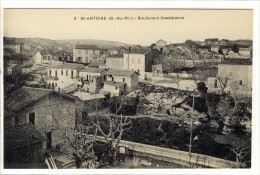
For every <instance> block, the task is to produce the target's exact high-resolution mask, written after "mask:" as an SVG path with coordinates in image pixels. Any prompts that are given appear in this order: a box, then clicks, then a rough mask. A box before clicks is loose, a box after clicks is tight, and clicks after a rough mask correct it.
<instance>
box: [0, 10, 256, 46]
mask: <svg viewBox="0 0 260 175" xmlns="http://www.w3.org/2000/svg"><path fill="white" fill-rule="evenodd" d="M75 17H76V20H75ZM81 17H85V18H87V17H106V20H87V19H85V20H81ZM110 17H113V18H116V17H129V18H133V20H109V19H110ZM138 17H159V20H157V19H156V20H138ZM161 17H173V19H168V20H167V19H161ZM176 17H177V18H178V17H180V18H181V19H180V18H179V19H176ZM134 18H136V19H134ZM3 20H4V21H3V24H4V26H3V27H4V36H5V37H20V38H27V37H29V38H34V37H41V38H48V39H55V40H56V39H101V40H110V41H118V42H123V43H128V44H140V45H150V44H151V43H154V42H156V41H157V40H159V39H163V40H165V41H166V42H167V43H177V42H185V40H187V39H191V40H195V41H197V40H199V41H204V39H206V38H219V39H230V40H236V39H252V38H253V11H252V10H180V9H179V10H176V9H175V10H169V9H167V10H166V9H165V10H162V9H159V10H158V9H157V10H155V9H153V10H129V9H128V10H127V9H119V10H115V9H106V10H104V9H103V10H98V9H95V10H93V9H92V10H90V9H4V16H3Z"/></svg>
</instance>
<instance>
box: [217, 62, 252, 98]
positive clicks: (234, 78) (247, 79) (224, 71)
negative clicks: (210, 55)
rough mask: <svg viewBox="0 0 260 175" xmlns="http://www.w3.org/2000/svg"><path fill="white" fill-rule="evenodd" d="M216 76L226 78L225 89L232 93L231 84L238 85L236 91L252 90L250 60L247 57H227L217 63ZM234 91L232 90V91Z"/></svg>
mask: <svg viewBox="0 0 260 175" xmlns="http://www.w3.org/2000/svg"><path fill="white" fill-rule="evenodd" d="M218 77H220V78H221V79H222V80H223V81H225V80H226V79H227V88H226V89H225V91H229V92H231V93H232V88H231V86H233V88H234V87H238V89H237V92H239V93H242V92H251V91H252V61H251V60H248V59H229V60H225V61H223V62H221V63H219V64H218ZM233 93H234V92H233Z"/></svg>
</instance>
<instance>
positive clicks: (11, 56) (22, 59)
mask: <svg viewBox="0 0 260 175" xmlns="http://www.w3.org/2000/svg"><path fill="white" fill-rule="evenodd" d="M3 57H4V64H19V65H23V64H26V63H28V62H29V58H28V57H26V56H25V55H22V54H17V53H16V52H15V50H14V49H12V48H4V56H3Z"/></svg>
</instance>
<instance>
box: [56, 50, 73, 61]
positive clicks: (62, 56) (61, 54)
mask: <svg viewBox="0 0 260 175" xmlns="http://www.w3.org/2000/svg"><path fill="white" fill-rule="evenodd" d="M55 55H56V57H57V60H58V61H73V59H72V55H70V53H68V52H66V51H64V50H59V51H58V52H56V53H55Z"/></svg>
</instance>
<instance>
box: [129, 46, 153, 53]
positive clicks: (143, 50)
mask: <svg viewBox="0 0 260 175" xmlns="http://www.w3.org/2000/svg"><path fill="white" fill-rule="evenodd" d="M150 50H151V49H150V48H149V47H142V48H137V49H134V48H133V49H130V52H129V53H130V54H146V53H147V52H149V51H150Z"/></svg>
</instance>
